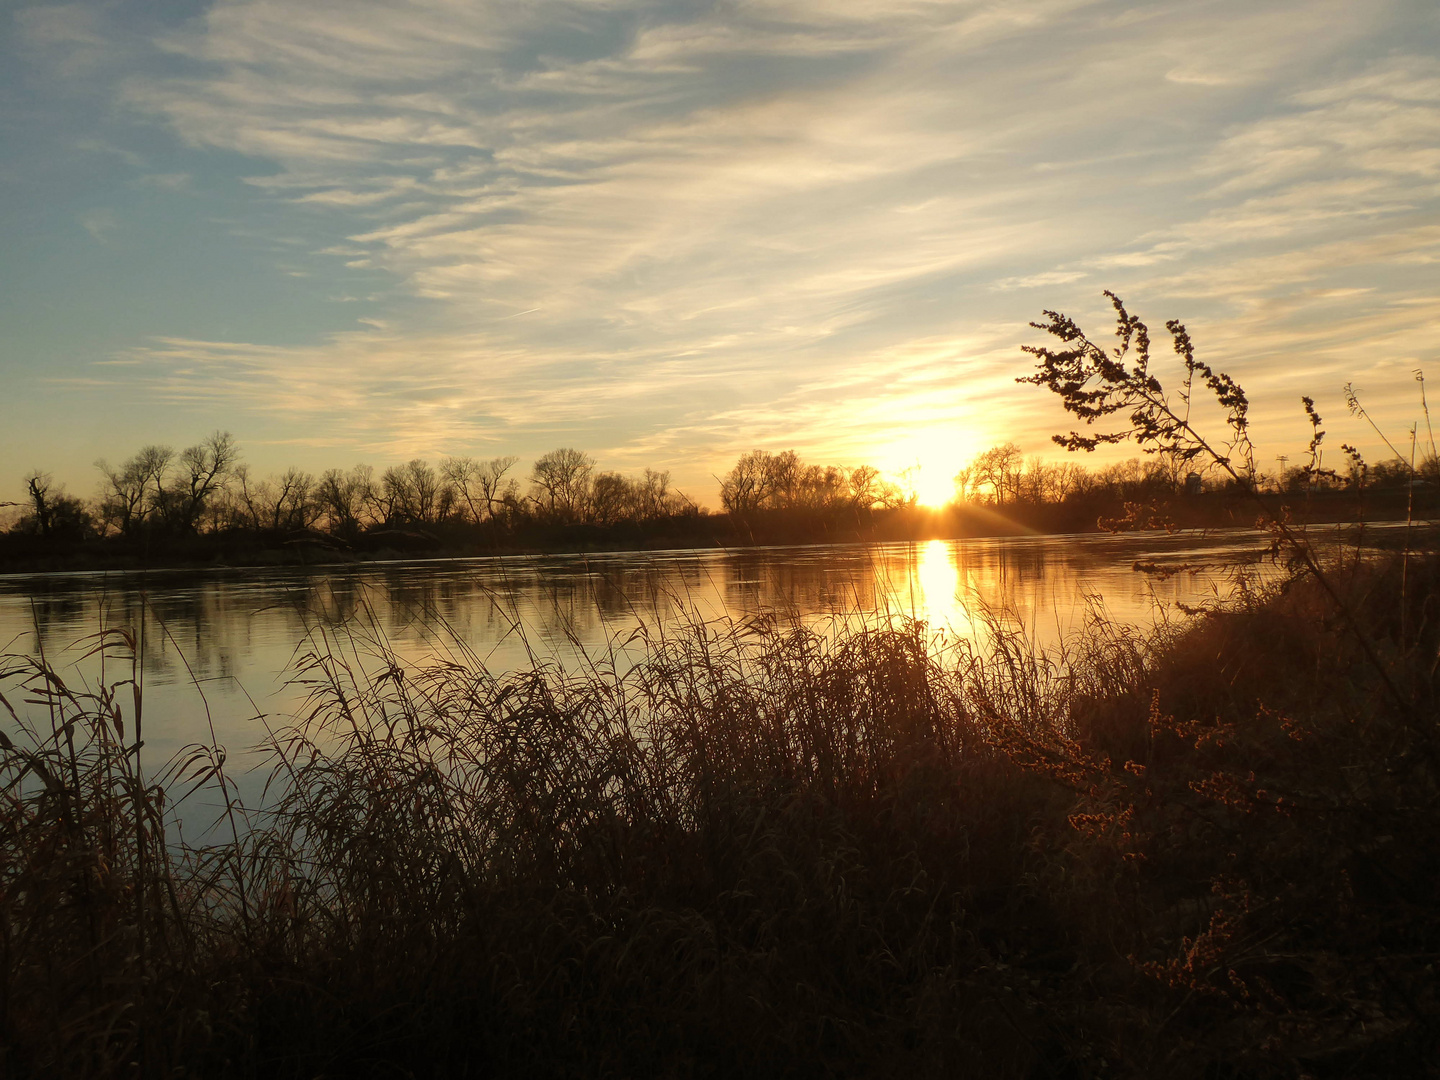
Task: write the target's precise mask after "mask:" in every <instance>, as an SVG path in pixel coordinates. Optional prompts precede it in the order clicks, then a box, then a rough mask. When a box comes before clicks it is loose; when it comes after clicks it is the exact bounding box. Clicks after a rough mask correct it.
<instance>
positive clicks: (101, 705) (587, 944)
mask: <svg viewBox="0 0 1440 1080" xmlns="http://www.w3.org/2000/svg"><path fill="white" fill-rule="evenodd" d="M1402 578H1403V580H1402ZM1437 578H1440V563H1437V561H1436V560H1435V559H1434V558H1433V557H1432V558H1427V559H1424V560H1413V559H1412V560H1411V562H1410V565H1409V566H1408V567H1407V568H1405V569H1404V570H1403V573H1402V569H1401V563H1400V562H1399V561H1398V560H1395V561H1391V562H1388V563H1384V564H1373V565H1366V566H1363V567H1360V568H1358V569H1355V568H1351V569H1350V570H1348V571H1338V570H1337V571H1335V572H1334V574H1333V577H1332V583H1333V588H1334V589H1335V590H1336V591H1338V592H1339V593H1340V594H1341V596H1342V598H1343V599H1344V600H1345V602H1346V603H1347V605H1348V606H1349V608H1350V609H1351V610H1352V611H1353V612H1354V613H1355V619H1356V621H1357V622H1358V624H1359V627H1360V630H1361V631H1362V634H1360V635H1357V634H1356V633H1355V632H1354V630H1353V629H1352V628H1349V627H1347V626H1346V625H1345V624H1344V623H1343V622H1342V621H1341V620H1339V619H1337V618H1336V616H1335V609H1334V608H1333V605H1332V603H1331V601H1330V600H1329V599H1328V598H1326V597H1325V596H1324V595H1322V593H1321V591H1320V590H1318V589H1317V588H1316V586H1315V584H1314V582H1313V581H1311V582H1298V583H1295V584H1292V585H1291V586H1290V587H1288V588H1286V589H1284V590H1282V591H1277V592H1274V593H1269V594H1265V595H1255V596H1251V597H1248V598H1245V599H1243V600H1242V601H1241V602H1239V603H1238V605H1237V606H1236V607H1235V608H1234V609H1233V610H1229V611H1227V612H1224V613H1212V614H1209V615H1206V616H1202V617H1199V618H1197V619H1196V620H1195V621H1193V622H1192V623H1190V624H1187V625H1184V626H1176V627H1172V628H1169V629H1165V630H1162V631H1160V632H1159V633H1157V634H1155V635H1153V636H1141V635H1137V634H1135V633H1133V632H1129V631H1126V630H1123V629H1119V628H1116V627H1113V626H1107V625H1105V624H1103V623H1097V624H1095V625H1094V626H1092V627H1091V628H1090V629H1089V631H1088V632H1087V633H1086V634H1085V635H1083V636H1082V637H1080V638H1078V639H1076V640H1075V641H1074V642H1072V644H1071V646H1070V649H1069V653H1068V655H1067V656H1066V657H1065V658H1064V662H1063V663H1059V662H1057V661H1056V660H1055V659H1054V658H1049V659H1047V658H1044V657H1037V656H1036V655H1034V654H1033V653H1032V652H1031V651H1030V650H1029V648H1028V647H1027V646H1026V644H1025V643H1024V642H1023V641H1021V640H1019V639H1016V638H1013V637H1004V636H1001V637H1000V638H999V639H998V641H997V644H996V645H995V647H994V648H993V650H991V651H989V652H987V653H986V654H984V655H978V654H976V653H975V652H974V651H973V650H971V649H970V648H968V647H967V646H966V645H965V644H964V643H963V642H958V641H950V642H944V641H941V642H936V641H935V640H934V639H932V638H931V637H930V636H929V635H928V634H927V633H926V632H925V631H924V629H923V628H921V627H916V626H913V625H907V624H894V625H891V626H887V627H883V628H875V627H865V626H858V625H857V626H853V627H850V628H848V629H842V630H841V631H840V632H838V633H836V634H834V635H831V636H827V637H821V636H817V635H815V634H813V633H810V632H808V631H805V630H803V629H800V628H796V627H793V626H788V625H784V624H781V623H775V622H765V621H760V622H754V623H750V624H747V625H745V626H743V627H727V628H716V627H694V628H691V629H689V630H688V631H683V632H675V633H671V634H669V635H668V636H661V635H660V634H659V632H658V631H657V632H656V635H655V636H654V637H653V638H652V639H650V640H648V641H646V642H644V645H645V656H646V658H645V660H644V661H643V662H641V663H640V664H638V665H637V666H635V667H633V668H623V667H622V668H621V669H620V670H614V669H611V668H607V667H606V666H604V665H603V664H602V665H599V666H597V667H595V668H592V669H590V670H586V671H581V672H570V673H566V672H561V671H558V670H556V669H554V668H551V667H545V666H543V665H541V666H537V667H536V669H535V670H533V671H528V672H520V673H514V674H508V675H503V676H493V675H491V674H489V673H487V672H485V671H484V670H482V669H481V668H479V667H478V666H477V665H475V664H473V663H470V662H467V661H466V660H465V659H464V658H460V659H458V660H450V661H447V662H443V663H436V664H434V665H432V666H430V667H427V668H425V669H423V670H417V669H414V668H407V667H405V666H404V665H401V664H400V663H399V662H398V661H394V660H393V658H388V659H387V658H385V657H384V656H376V655H369V656H367V655H366V654H364V653H363V652H362V651H361V650H360V649H359V648H358V646H357V645H356V644H355V642H354V641H353V640H349V639H340V640H335V639H331V638H327V637H324V636H317V637H316V638H315V639H314V640H312V641H310V642H308V643H307V645H306V647H305V649H303V650H302V659H301V666H300V670H299V673H298V677H300V678H301V679H304V680H306V682H307V685H308V687H309V690H310V699H309V703H308V705H307V707H306V709H305V710H303V715H302V716H301V717H299V718H297V719H296V721H295V725H294V726H293V727H291V728H288V729H286V730H281V731H277V732H276V733H275V736H274V740H273V745H272V747H271V750H272V754H273V760H274V777H273V780H272V785H273V786H272V789H271V791H272V797H273V800H274V801H273V805H274V810H273V812H272V813H270V814H268V815H267V816H265V817H264V818H253V819H251V820H249V821H248V822H246V821H242V820H239V819H237V820H236V822H235V837H236V838H235V839H234V841H233V842H231V843H227V844H220V845H217V846H213V847H209V848H204V849H193V848H192V849H177V848H176V847H174V846H168V847H167V845H166V844H165V842H164V828H163V822H164V819H165V816H166V814H167V813H169V812H171V811H172V810H173V807H174V804H175V801H176V800H177V799H180V798H182V797H183V796H184V795H185V793H186V792H187V790H189V789H190V788H191V787H192V786H193V785H197V784H198V785H200V794H197V795H194V796H191V797H192V798H195V799H200V798H205V797H206V796H207V793H208V796H209V797H211V798H212V799H213V798H214V797H215V796H217V795H219V796H227V795H228V791H229V789H228V788H227V787H226V786H225V782H224V773H223V769H218V768H217V766H218V760H217V757H216V755H215V754H214V753H213V751H210V750H205V749H204V748H197V749H196V750H195V752H194V753H193V754H191V755H190V756H188V757H187V758H185V759H184V760H181V761H177V762H176V763H174V766H173V768H171V769H170V770H169V771H168V772H167V773H165V774H163V775H159V776H156V777H148V776H140V775H137V766H136V761H137V760H138V754H136V753H135V752H134V751H133V749H132V748H133V746H134V744H135V742H136V741H137V740H139V739H140V738H141V737H142V735H143V732H142V731H137V727H138V725H139V723H140V722H141V721H142V720H143V717H142V716H141V715H140V696H139V695H138V692H137V691H136V690H135V687H134V686H133V685H131V683H130V682H129V681H128V679H129V677H130V671H129V670H128V668H126V667H125V662H126V658H127V657H128V656H129V655H130V654H131V653H133V648H132V645H133V643H131V642H128V641H127V640H126V639H125V638H124V636H123V635H121V634H112V635H110V636H108V637H106V638H104V639H101V640H99V641H97V647H101V646H103V647H104V648H105V649H106V650H107V651H108V653H109V654H110V658H109V661H108V663H110V664H111V665H112V678H111V679H110V682H109V684H108V686H105V687H102V688H100V689H99V690H98V691H96V692H94V693H88V694H86V693H80V692H78V691H76V690H75V689H74V688H72V687H69V686H67V685H65V684H64V683H63V682H61V681H60V679H59V676H58V675H57V674H56V672H55V671H54V670H52V669H51V668H49V667H47V666H46V665H45V664H44V663H43V661H42V660H40V659H27V658H15V659H12V660H10V661H9V670H8V673H7V680H6V685H7V686H10V687H14V686H15V685H16V684H17V682H25V683H26V684H27V685H28V691H27V692H26V694H25V695H24V696H25V697H26V698H28V700H29V704H25V703H23V702H22V701H21V700H20V698H19V697H18V696H12V698H11V701H10V704H11V705H13V706H14V710H15V713H16V714H17V715H16V716H14V717H12V718H10V719H9V720H7V721H6V723H5V724H4V726H3V727H0V730H3V731H4V732H5V733H6V741H5V743H4V745H3V755H4V757H3V772H0V777H3V779H0V783H3V785H4V802H3V804H0V805H3V810H0V813H3V818H0V845H3V847H0V874H3V877H0V918H3V923H0V925H3V934H4V937H3V949H4V961H5V982H4V988H3V997H0V1055H3V1057H0V1066H3V1070H0V1071H3V1072H4V1073H5V1074H6V1075H40V1074H45V1075H54V1074H62V1075H140V1076H174V1075H204V1076H240V1077H252V1076H253V1077H261V1076H265V1077H268V1076H295V1077H300V1076H305V1077H314V1076H351V1075H375V1076H380V1075H384V1076H393V1075H471V1076H485V1075H497V1076H557V1077H558V1076H616V1077H620V1076H651V1075H654V1076H688V1075H701V1076H710V1075H716V1076H728V1075H777V1076H778V1075H785V1076H827V1075H840V1076H847V1075H853V1076H866V1075H901V1074H908V1075H911V1076H951V1075H957V1074H958V1075H985V1076H999V1077H1007V1076H1014V1077H1044V1076H1055V1077H1068V1076H1134V1077H1146V1076H1155V1075H1170V1076H1175V1077H1230V1076H1234V1077H1300V1076H1313V1077H1341V1076H1357V1077H1358V1076H1377V1077H1378V1076H1395V1075H1424V1074H1426V1071H1427V1070H1433V1064H1432V1063H1433V1062H1434V1061H1435V1060H1436V1058H1437V1050H1440V1047H1437V1043H1436V1031H1437V1027H1436V1021H1437V1019H1440V1001H1437V996H1436V989H1435V987H1436V979H1435V971H1434V964H1435V962H1436V959H1437V953H1440V800H1437V797H1436V796H1437V792H1436V783H1437V778H1440V762H1437V753H1440V740H1437V738H1436V731H1435V722H1436V714H1437V708H1436V706H1437V699H1436V689H1437V670H1436V668H1437V664H1436V657H1437V645H1440V589H1437V587H1436V586H1437V583H1440V582H1437ZM115 665H118V667H116V666H115ZM116 670H118V671H119V673H120V674H119V675H118V676H114V675H113V672H114V671H116ZM7 693H9V691H7ZM26 718H28V721H27V720H26Z"/></svg>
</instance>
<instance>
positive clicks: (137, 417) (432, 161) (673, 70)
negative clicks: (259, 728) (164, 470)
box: [0, 0, 1440, 503]
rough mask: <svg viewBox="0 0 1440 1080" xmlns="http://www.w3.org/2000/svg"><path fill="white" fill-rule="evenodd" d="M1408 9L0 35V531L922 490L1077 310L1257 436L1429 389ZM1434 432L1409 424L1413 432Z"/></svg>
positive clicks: (1351, 6)
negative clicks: (1360, 401)
mask: <svg viewBox="0 0 1440 1080" xmlns="http://www.w3.org/2000/svg"><path fill="white" fill-rule="evenodd" d="M1437 260H1440V6H1437V5H1436V4H1434V2H1433V0H1425V2H1420V0H1406V2H1399V0H1394V2H1392V0H1366V2H1364V3H1360V2H1355V0H1343V2H1339V0H1331V2H1326V0H1305V2H1293V3H1292V2H1281V0H1277V2H1268V3H1256V2H1254V0H1248V2H1230V0H1214V2H1205V0H1185V2H1180V3H1150V4H1125V3H1109V2H1083V0H1032V2H1012V3H992V2H985V3H981V2H974V0H960V2H945V0H933V2H929V0H909V2H906V0H902V2H899V3H890V4H885V5H878V4H874V3H861V2H858V0H832V2H820V0H767V2H754V3H683V4H652V3H629V2H626V0H598V2H593V3H591V2H565V3H561V2H552V0H533V2H529V3H523V4H517V3H481V2H461V0H410V2H395V0H391V2H385V3H378V2H371V0H343V2H332V0H306V2H304V3H299V2H278V0H219V2H214V3H203V2H192V0H115V2H94V3H73V4H36V5H24V4H21V5H19V6H14V5H12V6H9V7H7V8H6V9H5V10H4V11H3V12H0V326H3V328H4V333H3V335H0V373H3V376H4V381H5V386H6V393H5V395H4V398H3V404H0V422H3V425H4V437H3V442H0V498H16V497H18V495H19V492H20V478H21V476H22V475H23V474H24V473H25V472H26V471H27V470H28V469H30V468H34V467H40V468H44V469H48V470H51V471H53V472H54V473H55V474H56V476H57V478H60V479H62V480H64V481H65V482H67V483H68V484H69V486H70V488H71V489H72V490H75V491H78V492H82V493H88V492H89V491H90V490H92V489H93V487H94V486H95V481H96V475H97V474H96V473H95V471H94V469H93V467H92V462H93V461H94V460H95V459H96V458H98V457H102V456H104V457H108V458H110V459H112V460H115V459H121V458H124V457H126V456H128V455H129V454H130V453H132V452H134V450H136V449H138V448H139V446H141V445H142V444H145V443H150V442H162V443H170V444H173V445H176V446H184V445H188V444H189V443H193V442H196V441H198V440H199V439H200V438H201V437H203V436H204V435H206V434H207V433H209V432H210V431H212V430H214V429H216V428H224V429H228V430H230V431H232V432H233V433H234V434H235V435H236V437H237V438H238V440H239V441H240V443H241V445H242V447H243V450H244V455H245V457H246V459H247V460H248V461H249V462H250V463H251V465H252V467H253V468H256V469H258V470H260V471H261V472H264V471H267V470H269V469H272V468H281V467H284V466H286V465H289V464H298V465H301V466H303V467H306V468H311V469H321V468H324V467H327V466H331V465H338V466H348V465H350V464H353V463H356V462H359V461H367V462H370V463H372V464H375V465H377V466H379V465H385V464H389V463H392V462H395V461H401V460H405V459H408V458H411V457H416V456H421V457H427V458H430V459H432V460H435V459H438V458H439V457H441V456H444V455H446V454H472V455H476V456H484V457H489V456H493V455H495V454H501V453H514V454H517V455H519V456H520V457H521V458H522V459H525V460H526V463H527V464H528V460H529V459H532V458H533V457H535V456H537V455H538V454H540V453H542V452H544V451H546V450H548V449H551V448H553V447H556V446H562V445H573V446H578V447H580V448H582V449H585V450H587V451H589V452H590V453H592V454H594V455H595V456H596V457H597V458H599V459H600V461H601V463H602V464H604V465H606V466H608V467H613V468H619V469H622V470H638V469H640V468H643V467H645V466H652V467H657V468H669V469H671V470H672V471H673V473H674V475H675V476H676V478H677V479H678V480H680V481H681V483H682V485H683V486H684V487H686V488H687V489H688V490H690V491H692V492H693V493H694V494H695V495H697V496H698V497H699V498H700V499H701V501H705V502H710V503H713V502H714V499H715V497H714V482H713V480H712V479H711V477H712V475H713V474H717V473H721V472H723V471H725V469H727V468H728V467H729V465H730V464H731V463H732V462H733V461H734V459H735V458H736V457H737V456H738V455H739V454H740V453H742V452H744V451H746V450H749V449H752V448H755V447H762V448H767V449H772V450H779V449H785V448H791V447H793V448H794V449H796V450H797V451H799V452H800V454H801V455H802V456H803V457H805V458H806V459H809V460H816V461H824V462H836V463H845V464H858V463H860V462H871V463H875V464H879V465H882V466H884V467H887V468H892V469H896V468H901V467H903V466H905V465H906V464H909V463H912V462H914V461H915V460H917V459H918V460H919V461H920V462H921V464H922V465H925V466H927V467H928V468H929V469H930V470H931V471H938V470H951V471H953V467H954V465H956V464H959V463H960V462H962V461H963V460H965V459H968V458H969V457H970V456H971V455H973V454H974V453H975V452H976V451H978V450H980V449H983V448H984V447H985V446H987V445H990V444H992V443H995V442H998V441H1003V440H1007V439H1013V440H1015V441H1017V442H1019V443H1020V444H1021V445H1022V446H1023V447H1024V448H1025V449H1026V450H1027V451H1030V452H1045V453H1047V454H1048V453H1050V452H1051V451H1052V449H1053V448H1049V447H1047V445H1046V443H1047V438H1048V435H1049V434H1050V433H1051V432H1052V431H1055V430H1058V429H1060V428H1064V427H1067V426H1068V425H1067V424H1066V420H1065V418H1064V417H1063V415H1062V414H1061V413H1060V412H1059V410H1058V407H1057V406H1056V405H1055V404H1054V403H1053V402H1051V401H1049V400H1046V399H1045V398H1043V397H1042V396H1041V392H1040V391H1038V390H1036V389H1034V388H1031V387H1025V386H1017V385H1016V384H1015V383H1014V378H1015V376H1016V375H1019V374H1024V373H1025V372H1026V370H1028V368H1027V365H1026V363H1025V359H1024V357H1022V356H1021V354H1020V352H1019V346H1020V345H1021V344H1022V343H1024V342H1027V341H1028V342H1034V341H1036V340H1037V338H1036V335H1035V333H1034V332H1033V331H1031V330H1029V329H1028V327H1027V325H1026V324H1027V323H1028V322H1029V321H1030V320H1031V319H1033V318H1036V317H1037V316H1038V314H1039V312H1040V309H1042V308H1046V307H1051V308H1059V309H1061V310H1065V311H1069V312H1070V313H1072V314H1074V315H1076V316H1078V317H1080V318H1081V320H1082V322H1083V323H1085V324H1086V325H1089V326H1091V327H1093V328H1094V329H1095V330H1096V331H1097V332H1102V333H1103V332H1105V331H1106V329H1107V325H1106V324H1107V323H1108V321H1109V320H1108V308H1107V306H1106V303H1105V301H1104V299H1103V298H1102V297H1101V295H1100V293H1101V290H1103V289H1105V288H1111V289H1114V290H1116V291H1117V292H1119V293H1120V294H1121V295H1122V296H1124V297H1125V298H1126V299H1127V301H1128V302H1129V303H1130V304H1131V307H1132V310H1134V311H1136V312H1137V313H1138V314H1140V315H1141V316H1142V317H1144V318H1146V319H1148V320H1149V321H1150V322H1151V324H1152V326H1153V327H1155V328H1157V329H1158V328H1160V327H1161V326H1162V324H1163V322H1164V320H1165V319H1167V318H1172V317H1179V318H1182V319H1184V320H1186V321H1187V323H1188V324H1189V326H1190V329H1191V332H1192V334H1193V335H1194V336H1195V337H1196V339H1197V341H1198V343H1199V346H1200V350H1201V354H1202V356H1204V357H1205V358H1206V359H1207V360H1210V361H1211V362H1212V363H1214V364H1215V365H1216V366H1219V367H1222V368H1225V369H1227V370H1229V371H1230V372H1231V373H1232V374H1234V375H1235V376H1236V377H1237V378H1238V379H1239V380H1240V381H1241V382H1242V384H1243V385H1244V386H1245V387H1246V388H1247V389H1248V390H1249V392H1250V395H1251V398H1252V400H1253V401H1254V403H1255V407H1254V412H1255V417H1256V427H1257V436H1258V441H1259V443H1260V452H1261V457H1262V464H1268V465H1271V466H1273V457H1274V455H1276V454H1279V453H1288V454H1291V455H1292V457H1293V456H1294V455H1296V454H1298V452H1299V451H1300V450H1301V449H1302V448H1303V446H1304V442H1305V435H1304V433H1303V432H1302V424H1301V419H1302V417H1301V413H1300V409H1299V401H1298V399H1299V396H1300V395H1301V394H1302V393H1310V394H1313V395H1314V396H1315V397H1316V399H1317V402H1318V405H1319V408H1320V411H1321V413H1322V414H1323V415H1324V416H1325V418H1326V420H1327V427H1328V429H1329V430H1330V432H1331V440H1332V441H1333V442H1334V443H1337V444H1338V442H1339V441H1340V440H1341V439H1342V438H1343V439H1348V440H1349V441H1354V442H1358V443H1360V444H1361V445H1362V446H1364V447H1367V448H1371V449H1378V448H1377V447H1376V444H1377V442H1378V440H1375V439H1374V437H1373V436H1371V435H1370V433H1369V432H1368V431H1367V430H1366V429H1364V428H1363V427H1361V426H1359V424H1358V422H1356V421H1352V420H1350V419H1349V418H1348V417H1346V416H1345V410H1344V406H1343V403H1342V399H1341V387H1342V385H1343V384H1344V383H1346V382H1347V381H1353V382H1354V383H1355V384H1356V385H1357V386H1358V387H1359V388H1360V390H1361V391H1362V394H1363V397H1364V400H1365V402H1366V404H1367V406H1368V407H1369V408H1370V410H1371V412H1372V413H1374V414H1375V415H1376V416H1377V418H1378V419H1379V420H1380V421H1381V422H1382V425H1384V426H1386V427H1387V428H1389V430H1390V432H1391V435H1392V438H1396V439H1399V438H1401V437H1403V436H1404V434H1405V431H1406V429H1407V428H1408V426H1409V424H1410V423H1412V422H1413V421H1414V420H1416V419H1418V418H1419V396H1418V393H1417V387H1416V384H1415V382H1414V376H1413V371H1414V370H1415V369H1416V368H1423V369H1425V370H1426V371H1427V372H1428V373H1429V374H1430V376H1431V377H1432V378H1440V363H1437V362H1436V360H1437V349H1440V346H1437V341H1440V335H1437V330H1440V325H1437V324H1440V302H1437V300H1440V297H1437V292H1440V262H1437ZM1421 430H1422V437H1423V431H1424V429H1423V424H1422V429H1421Z"/></svg>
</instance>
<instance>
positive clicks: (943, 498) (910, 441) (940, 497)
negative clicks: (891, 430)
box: [885, 428, 971, 510]
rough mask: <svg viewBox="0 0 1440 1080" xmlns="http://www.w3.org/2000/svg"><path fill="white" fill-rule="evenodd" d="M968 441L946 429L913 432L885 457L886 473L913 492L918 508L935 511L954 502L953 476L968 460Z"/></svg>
mask: <svg viewBox="0 0 1440 1080" xmlns="http://www.w3.org/2000/svg"><path fill="white" fill-rule="evenodd" d="M969 451H970V447H969V445H968V442H966V441H965V440H962V439H959V438H957V437H956V436H955V433H954V432H953V431H950V430H946V429H934V428H931V429H929V430H926V431H921V432H917V433H916V434H914V435H912V436H910V437H909V438H907V439H906V440H905V441H904V442H902V443H898V444H896V445H895V446H893V447H892V448H891V450H890V452H889V453H887V454H886V455H885V460H886V463H887V464H888V466H889V468H888V471H889V473H890V474H891V475H892V476H893V477H894V478H895V479H896V480H897V481H898V482H899V483H900V484H901V486H902V487H905V488H908V489H909V490H910V491H912V492H914V493H915V501H916V502H918V503H919V504H920V505H921V506H928V507H930V508H932V509H937V510H938V509H939V508H941V507H943V506H948V505H949V504H950V503H952V502H954V501H955V474H956V473H957V472H959V471H960V469H961V467H963V466H964V464H965V462H966V461H968V460H969V459H970V456H971V455H970V453H969Z"/></svg>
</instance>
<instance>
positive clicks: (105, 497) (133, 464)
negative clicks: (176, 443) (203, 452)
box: [95, 446, 175, 535]
mask: <svg viewBox="0 0 1440 1080" xmlns="http://www.w3.org/2000/svg"><path fill="white" fill-rule="evenodd" d="M174 457H175V451H174V450H172V449H170V447H168V446H145V447H142V448H141V449H140V451H139V452H138V453H136V454H135V456H134V457H132V458H130V459H129V460H128V461H125V462H123V463H122V464H121V465H120V466H119V467H118V468H111V467H110V466H109V465H108V464H107V463H106V462H105V459H104V458H101V459H100V460H99V461H97V462H96V463H95V467H96V468H97V469H99V470H100V473H101V475H102V476H104V477H105V484H106V487H105V490H104V491H103V492H102V494H101V496H100V509H101V517H102V520H103V521H104V523H105V525H106V526H111V525H113V526H114V527H116V528H118V529H119V530H120V532H121V533H123V534H126V535H128V534H130V533H132V532H134V531H135V530H136V529H138V528H140V527H141V526H143V525H144V524H145V523H146V522H147V521H148V520H150V518H151V517H152V515H153V514H154V513H155V511H156V510H157V508H158V507H159V504H160V502H161V495H162V493H163V492H164V489H165V479H166V476H167V474H168V473H169V470H170V462H171V461H172V460H174Z"/></svg>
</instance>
